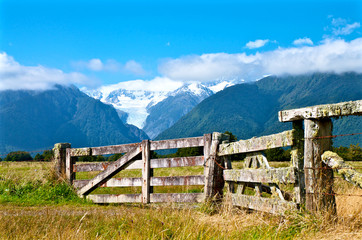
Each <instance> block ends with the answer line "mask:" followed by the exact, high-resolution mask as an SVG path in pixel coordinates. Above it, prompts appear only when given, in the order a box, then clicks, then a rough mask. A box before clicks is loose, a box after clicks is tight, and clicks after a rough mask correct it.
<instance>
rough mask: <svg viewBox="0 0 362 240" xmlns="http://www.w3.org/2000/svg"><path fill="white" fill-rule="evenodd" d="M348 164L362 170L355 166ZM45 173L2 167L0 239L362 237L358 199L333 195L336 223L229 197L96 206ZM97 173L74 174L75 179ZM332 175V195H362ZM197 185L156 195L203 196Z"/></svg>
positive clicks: (30, 165)
mask: <svg viewBox="0 0 362 240" xmlns="http://www.w3.org/2000/svg"><path fill="white" fill-rule="evenodd" d="M240 164H241V163H238V162H235V163H234V164H233V165H234V167H235V168H238V166H239V167H240ZM350 164H351V165H353V166H355V167H362V166H361V165H362V164H361V162H354V163H350ZM271 165H273V166H275V167H277V166H278V167H281V166H285V165H288V163H275V162H271ZM51 168H52V166H51V163H48V162H1V163H0V239H362V216H361V215H362V214H361V213H362V197H359V196H343V195H338V196H336V201H337V211H338V218H337V219H331V218H329V217H328V216H326V215H312V214H308V213H300V212H291V213H287V214H286V215H285V216H283V217H282V216H274V215H270V214H266V213H259V212H250V211H247V210H243V209H238V208H233V207H231V204H230V200H229V198H228V196H227V195H226V197H225V199H224V202H223V203H221V204H219V205H211V204H172V203H169V204H150V205H142V204H119V205H116V204H109V205H96V204H92V203H91V202H88V201H86V200H83V199H80V198H78V197H77V196H76V194H75V193H74V191H73V190H72V188H70V187H69V186H68V185H67V184H65V183H64V182H61V181H56V180H54V179H53V176H52V171H51ZM202 172H203V169H202V167H193V168H189V169H188V168H173V169H155V173H154V175H155V176H170V175H171V176H177V175H198V174H202ZM95 174H96V173H80V174H78V176H77V179H86V178H89V177H92V176H93V175H95ZM122 176H123V177H139V176H140V171H139V170H128V171H122V172H121V173H120V174H119V177H122ZM336 177H337V178H336V179H335V192H337V193H341V194H350V195H362V189H359V188H357V187H354V186H352V185H351V184H349V183H347V182H346V181H344V180H342V179H341V178H338V176H336ZM195 187H196V189H194V188H192V187H190V188H189V189H174V188H171V189H170V188H168V189H166V188H165V189H162V188H160V189H158V190H157V191H159V192H167V191H180V190H181V191H183V192H188V191H193V192H197V191H202V189H200V187H198V186H195ZM97 191H98V190H97ZM99 191H105V190H99ZM130 191H138V190H130Z"/></svg>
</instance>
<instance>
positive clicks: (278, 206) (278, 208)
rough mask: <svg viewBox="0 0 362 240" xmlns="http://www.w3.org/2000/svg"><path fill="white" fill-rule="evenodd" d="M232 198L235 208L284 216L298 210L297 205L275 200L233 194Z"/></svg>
mask: <svg viewBox="0 0 362 240" xmlns="http://www.w3.org/2000/svg"><path fill="white" fill-rule="evenodd" d="M231 198H232V203H233V205H234V206H239V207H243V208H249V209H253V210H258V211H263V212H269V213H273V214H283V213H284V212H285V211H287V210H295V209H297V204H296V203H294V202H288V201H283V200H279V199H275V198H264V197H257V196H249V195H241V194H232V195H231Z"/></svg>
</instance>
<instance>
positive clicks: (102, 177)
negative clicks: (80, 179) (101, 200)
mask: <svg viewBox="0 0 362 240" xmlns="http://www.w3.org/2000/svg"><path fill="white" fill-rule="evenodd" d="M140 152H142V147H141V145H138V146H136V147H134V148H133V149H131V150H130V151H129V152H128V153H126V154H125V155H123V156H122V157H121V158H119V159H118V160H117V161H115V162H113V163H112V164H110V165H109V166H108V167H107V169H106V170H104V171H103V172H101V173H99V174H98V175H97V176H95V177H94V178H93V179H91V180H90V181H89V182H88V184H87V185H85V186H84V187H82V188H81V189H79V190H78V191H77V194H78V195H79V196H80V197H82V196H85V195H88V194H89V193H91V192H92V191H93V190H94V189H96V188H97V187H98V186H100V185H102V184H103V183H105V182H107V181H108V180H109V179H110V178H112V177H113V176H114V175H116V174H117V173H119V172H120V171H121V170H122V169H124V168H125V167H127V165H128V163H130V161H132V160H133V158H134V157H136V156H137V155H138V154H139V153H140Z"/></svg>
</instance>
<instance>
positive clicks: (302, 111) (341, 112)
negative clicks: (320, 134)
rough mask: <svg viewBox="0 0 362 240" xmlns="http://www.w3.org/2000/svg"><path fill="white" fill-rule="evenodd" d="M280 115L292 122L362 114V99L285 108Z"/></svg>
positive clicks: (284, 120)
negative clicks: (290, 108)
mask: <svg viewBox="0 0 362 240" xmlns="http://www.w3.org/2000/svg"><path fill="white" fill-rule="evenodd" d="M278 115H279V121H281V122H290V121H296V120H301V119H311V118H313V119H318V118H330V117H341V116H349V115H362V100H357V101H349V102H342V103H335V104H325V105H317V106H313V107H305V108H298V109H292V110H284V111H280V112H279V113H278Z"/></svg>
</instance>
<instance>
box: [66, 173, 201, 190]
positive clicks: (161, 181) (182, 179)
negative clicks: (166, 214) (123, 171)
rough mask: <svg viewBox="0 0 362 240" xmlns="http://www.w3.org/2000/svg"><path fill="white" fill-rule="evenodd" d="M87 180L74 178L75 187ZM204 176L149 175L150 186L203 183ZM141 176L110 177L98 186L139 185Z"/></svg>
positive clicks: (83, 184)
mask: <svg viewBox="0 0 362 240" xmlns="http://www.w3.org/2000/svg"><path fill="white" fill-rule="evenodd" d="M88 182H89V180H74V181H73V184H74V187H75V188H82V187H83V186H85V185H86V184H87V183H88ZM204 184H205V176H203V175H195V176H176V177H151V186H184V185H204ZM141 186H142V178H111V179H109V180H108V181H107V182H105V183H103V184H102V185H101V186H100V187H141Z"/></svg>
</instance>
